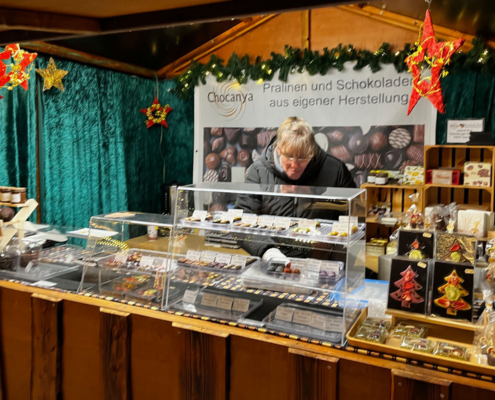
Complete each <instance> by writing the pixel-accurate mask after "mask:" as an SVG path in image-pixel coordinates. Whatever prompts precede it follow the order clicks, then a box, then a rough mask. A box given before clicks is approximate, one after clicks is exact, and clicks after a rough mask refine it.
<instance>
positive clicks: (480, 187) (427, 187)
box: [425, 183, 493, 192]
mask: <svg viewBox="0 0 495 400" xmlns="http://www.w3.org/2000/svg"><path fill="white" fill-rule="evenodd" d="M429 188H452V189H478V190H488V191H489V192H492V191H493V187H492V186H464V185H436V184H433V183H428V184H426V185H425V189H429Z"/></svg>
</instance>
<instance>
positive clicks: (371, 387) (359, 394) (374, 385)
mask: <svg viewBox="0 0 495 400" xmlns="http://www.w3.org/2000/svg"><path fill="white" fill-rule="evenodd" d="M391 380H392V379H391V376H390V370H389V369H386V368H380V367H375V366H372V365H366V364H361V363H358V362H354V361H349V360H344V359H340V361H339V388H338V390H339V397H338V398H339V400H356V399H366V400H385V399H390V393H391Z"/></svg>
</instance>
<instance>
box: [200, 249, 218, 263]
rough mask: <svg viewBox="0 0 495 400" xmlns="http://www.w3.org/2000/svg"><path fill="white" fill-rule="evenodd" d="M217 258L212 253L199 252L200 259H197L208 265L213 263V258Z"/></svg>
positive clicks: (215, 254)
mask: <svg viewBox="0 0 495 400" xmlns="http://www.w3.org/2000/svg"><path fill="white" fill-rule="evenodd" d="M216 256H217V253H215V252H214V251H202V252H201V257H200V258H199V259H200V261H205V262H208V263H211V262H213V261H215V257H216Z"/></svg>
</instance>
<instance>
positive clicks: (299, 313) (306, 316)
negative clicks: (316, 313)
mask: <svg viewBox="0 0 495 400" xmlns="http://www.w3.org/2000/svg"><path fill="white" fill-rule="evenodd" d="M312 317H313V313H312V312H311V311H304V310H295V311H294V317H293V318H292V322H294V323H295V324H302V325H309V324H310V323H311V319H312Z"/></svg>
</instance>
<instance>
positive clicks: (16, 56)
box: [0, 44, 38, 90]
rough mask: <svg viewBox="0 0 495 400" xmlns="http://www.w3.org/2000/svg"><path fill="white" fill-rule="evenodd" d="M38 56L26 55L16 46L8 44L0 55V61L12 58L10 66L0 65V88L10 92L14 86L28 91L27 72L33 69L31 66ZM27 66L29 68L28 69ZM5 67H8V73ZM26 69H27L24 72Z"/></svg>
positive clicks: (33, 54) (26, 53)
mask: <svg viewBox="0 0 495 400" xmlns="http://www.w3.org/2000/svg"><path fill="white" fill-rule="evenodd" d="M37 56H38V54H37V53H28V52H27V51H25V50H21V49H20V48H19V45H18V44H9V45H7V46H5V50H4V51H3V52H1V53H0V60H8V59H10V58H12V61H13V62H12V63H11V64H5V63H3V62H1V63H0V88H4V87H5V88H7V89H9V90H12V89H13V88H15V87H16V86H21V87H22V88H24V89H25V90H27V89H28V79H29V72H30V71H31V68H32V67H33V66H32V65H31V66H29V64H31V63H32V62H33V61H34V59H35V58H36V57H37ZM28 66H29V68H28ZM7 67H10V72H9V73H8V74H5V73H6V72H7ZM26 68H28V69H27V70H26Z"/></svg>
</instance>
